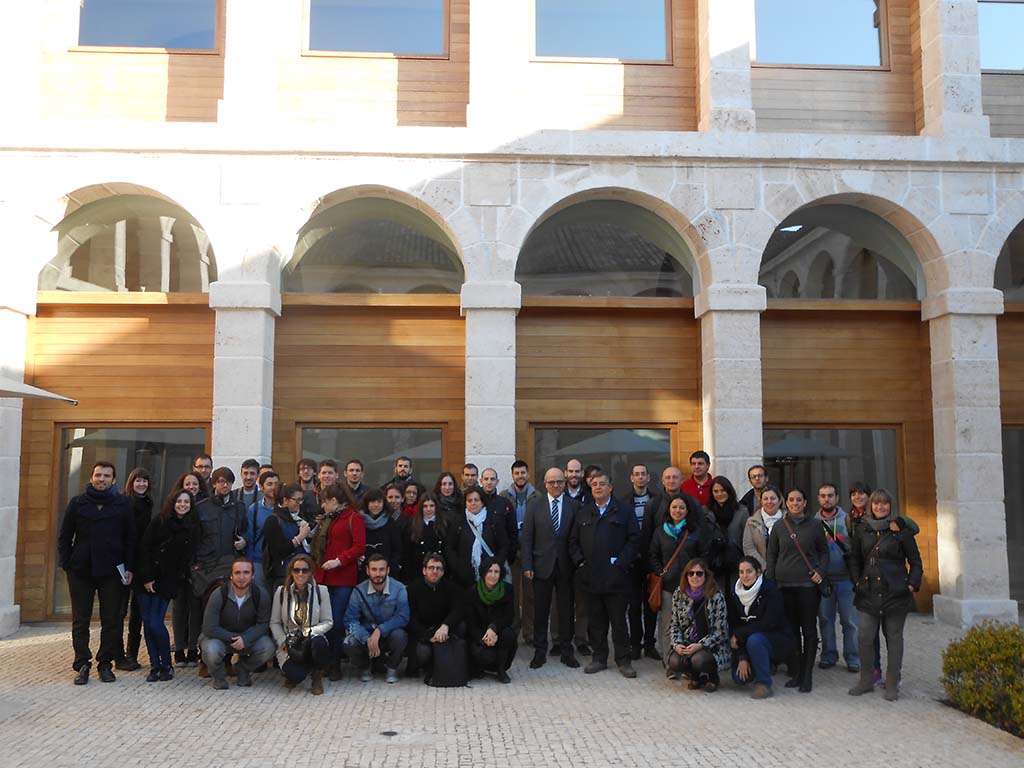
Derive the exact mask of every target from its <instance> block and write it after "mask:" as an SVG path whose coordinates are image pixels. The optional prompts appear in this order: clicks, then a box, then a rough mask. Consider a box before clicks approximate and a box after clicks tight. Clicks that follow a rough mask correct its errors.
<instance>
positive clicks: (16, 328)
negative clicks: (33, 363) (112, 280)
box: [0, 306, 31, 637]
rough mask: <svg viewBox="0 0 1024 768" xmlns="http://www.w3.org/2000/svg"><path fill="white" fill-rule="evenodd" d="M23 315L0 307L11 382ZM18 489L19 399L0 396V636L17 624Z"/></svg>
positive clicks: (1, 354) (21, 361)
mask: <svg viewBox="0 0 1024 768" xmlns="http://www.w3.org/2000/svg"><path fill="white" fill-rule="evenodd" d="M29 311H31V310H29ZM27 315H28V313H27V312H26V311H25V310H24V308H18V307H7V306H0V335H2V336H3V338H4V339H5V342H4V344H3V346H2V347H0V376H2V377H3V378H5V379H8V380H11V381H15V382H21V381H24V380H25V341H26V331H27V328H26V323H27ZM20 486H21V399H20V398H6V397H0V637H6V636H7V635H11V634H14V633H15V632H17V631H18V627H19V625H20V621H21V606H19V605H18V604H17V603H15V602H14V573H15V555H16V552H17V545H18V494H19V492H20V489H21V488H20Z"/></svg>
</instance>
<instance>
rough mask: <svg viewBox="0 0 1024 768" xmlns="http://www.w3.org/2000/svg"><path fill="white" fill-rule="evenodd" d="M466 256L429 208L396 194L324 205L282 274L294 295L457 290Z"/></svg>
mask: <svg viewBox="0 0 1024 768" xmlns="http://www.w3.org/2000/svg"><path fill="white" fill-rule="evenodd" d="M463 281H464V270H463V266H462V261H461V260H460V259H459V256H458V252H457V249H456V247H455V245H454V243H453V242H452V240H451V238H450V237H449V236H448V234H447V233H446V232H445V231H444V230H443V229H442V228H441V227H440V226H439V225H438V224H437V223H436V222H435V221H434V220H433V219H431V217H429V216H428V215H427V214H426V213H424V212H423V211H421V210H418V209H417V208H414V207H412V206H410V205H407V204H405V203H403V202H399V201H397V200H394V199H392V198H390V197H356V198H353V199H349V200H346V201H344V202H339V203H336V204H334V205H329V206H321V208H320V209H319V210H318V211H317V212H316V213H314V214H313V216H311V217H310V219H309V221H307V222H306V224H305V225H304V226H303V227H302V229H301V230H300V231H299V238H298V242H297V243H296V245H295V251H294V254H293V256H292V258H291V260H290V261H289V262H288V263H287V264H286V265H285V267H284V270H283V272H282V274H281V290H282V291H284V292H289V293H347V294H353V293H378V294H410V293H424V292H426V291H425V290H424V287H425V286H427V287H429V288H430V292H431V293H437V294H457V293H458V292H459V291H460V290H461V288H462V283H463Z"/></svg>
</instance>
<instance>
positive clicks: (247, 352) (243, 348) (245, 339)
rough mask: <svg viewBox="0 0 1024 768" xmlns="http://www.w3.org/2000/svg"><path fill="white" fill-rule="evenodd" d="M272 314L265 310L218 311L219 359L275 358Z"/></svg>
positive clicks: (215, 342)
mask: <svg viewBox="0 0 1024 768" xmlns="http://www.w3.org/2000/svg"><path fill="white" fill-rule="evenodd" d="M274 328H275V319H274V317H273V315H271V314H270V313H269V312H267V311H266V310H263V309H218V310H217V320H216V330H215V332H214V354H215V355H216V356H217V357H224V358H228V357H251V356H262V357H268V358H270V359H273V357H274Z"/></svg>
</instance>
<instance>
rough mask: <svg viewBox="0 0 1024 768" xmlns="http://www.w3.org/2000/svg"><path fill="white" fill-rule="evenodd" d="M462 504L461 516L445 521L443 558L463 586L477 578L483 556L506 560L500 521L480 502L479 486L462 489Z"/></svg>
mask: <svg viewBox="0 0 1024 768" xmlns="http://www.w3.org/2000/svg"><path fill="white" fill-rule="evenodd" d="M465 505H466V506H465V511H464V513H463V515H462V517H461V519H460V518H458V517H456V518H453V519H452V520H450V521H449V524H450V529H449V530H450V531H451V534H450V535H449V537H448V541H447V544H448V547H449V551H448V556H447V560H448V567H449V569H450V570H451V573H450V575H451V576H452V577H453V578H454V579H455V580H456V581H457V582H458V583H459V584H461V585H462V586H463V587H470V586H472V585H473V584H475V583H476V581H477V579H478V571H479V568H480V563H481V562H483V559H484V557H493V558H494V559H496V560H498V561H499V562H501V563H505V562H507V561H508V537H507V536H506V534H505V526H504V524H503V521H502V520H500V519H498V517H497V515H493V514H491V513H490V511H489V510H488V509H487V507H485V506H484V500H483V492H482V491H481V490H480V488H479V487H477V486H473V487H472V488H467V489H466V494H465Z"/></svg>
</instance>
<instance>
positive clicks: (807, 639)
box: [782, 586, 821, 684]
mask: <svg viewBox="0 0 1024 768" xmlns="http://www.w3.org/2000/svg"><path fill="white" fill-rule="evenodd" d="M782 600H783V605H784V606H785V610H786V620H787V621H789V625H790V627H792V628H793V635H794V637H796V650H795V651H794V654H793V656H794V659H793V661H794V663H795V666H794V668H793V669H790V674H791V676H792V677H797V676H800V677H801V679H803V680H804V682H805V683H808V684H809V683H810V681H811V673H812V671H813V670H814V657H815V654H817V652H818V604H819V603H820V602H821V593H820V592H818V588H817V587H815V586H807V587H783V588H782Z"/></svg>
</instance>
